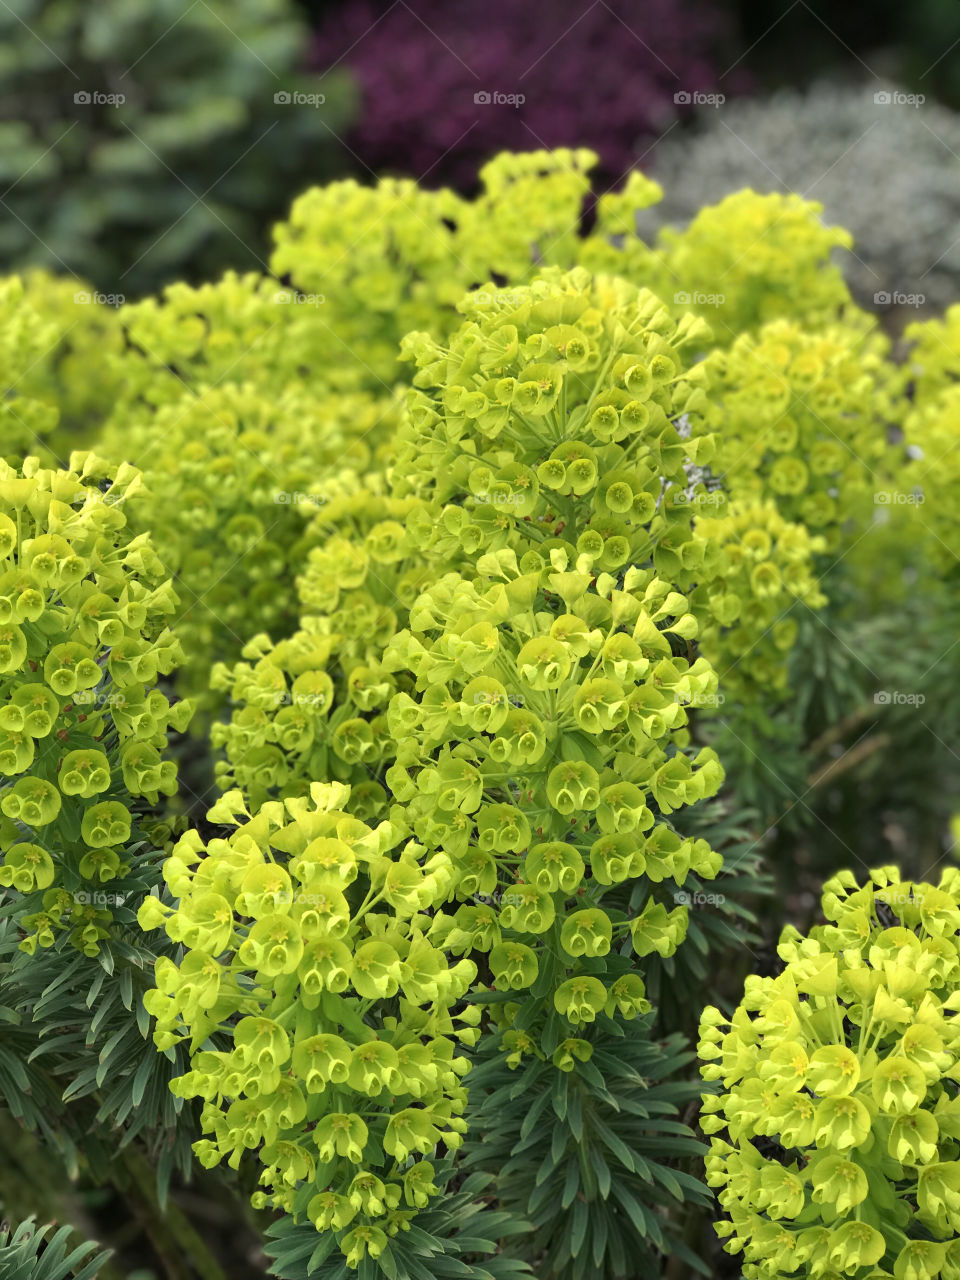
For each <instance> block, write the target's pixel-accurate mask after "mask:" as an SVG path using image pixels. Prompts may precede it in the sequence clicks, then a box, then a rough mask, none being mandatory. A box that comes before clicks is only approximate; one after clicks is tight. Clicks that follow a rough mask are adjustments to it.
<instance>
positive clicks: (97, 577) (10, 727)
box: [0, 453, 191, 955]
mask: <svg viewBox="0 0 960 1280" xmlns="http://www.w3.org/2000/svg"><path fill="white" fill-rule="evenodd" d="M70 463H71V466H70V470H48V469H45V468H42V467H40V466H39V464H38V462H37V459H35V458H27V459H25V461H24V463H23V466H22V468H21V469H18V470H14V469H13V468H11V467H8V466H7V465H6V464H0V780H2V782H0V813H2V815H3V816H2V819H0V849H2V852H3V858H2V863H0V885H3V886H5V887H6V888H8V889H10V888H12V889H14V890H15V891H16V892H17V894H18V895H21V896H22V899H23V900H22V902H18V903H17V904H16V910H17V920H18V924H19V925H20V927H21V929H22V930H23V931H24V934H25V936H24V938H23V939H22V941H21V943H20V946H21V948H22V949H24V950H25V951H28V952H32V951H33V950H34V949H35V948H36V946H37V945H38V943H39V945H41V946H48V945H50V944H51V943H52V942H53V941H54V938H55V935H56V932H57V931H58V930H64V929H67V930H69V931H70V940H71V942H72V943H73V944H74V945H75V946H77V947H79V948H81V949H82V950H83V951H84V952H86V953H87V954H88V955H95V954H96V952H97V950H98V945H99V939H101V938H103V937H105V936H106V933H107V927H108V925H109V923H110V919H111V913H110V911H109V910H106V909H102V908H101V907H100V906H99V905H98V904H97V901H96V899H94V898H93V895H92V894H91V893H90V891H89V890H90V888H91V887H92V885H101V884H103V883H104V882H106V881H110V880H114V879H117V878H118V877H120V876H122V874H123V872H124V871H125V869H126V867H125V864H124V862H123V854H124V847H125V846H126V844H127V842H128V841H129V838H130V834H131V827H132V823H133V822H134V820H135V811H136V809H137V806H138V804H142V803H143V802H148V803H149V804H156V803H157V801H158V798H159V795H160V794H161V793H162V794H164V795H172V794H174V792H175V791H176V786H177V783H176V773H177V771H176V766H175V764H174V763H173V761H172V760H170V759H167V758H165V751H166V746H167V738H168V734H169V732H170V730H171V729H176V730H178V731H182V730H183V729H184V728H185V727H186V723H187V720H188V719H189V716H190V710H191V707H190V704H189V703H188V702H181V703H179V704H177V705H175V706H172V705H171V704H170V702H169V701H168V700H167V698H166V697H165V696H164V695H163V694H162V693H161V692H160V691H159V690H158V689H157V688H155V685H156V683H157V680H158V677H160V676H161V675H167V674H169V673H170V672H171V671H172V670H173V669H174V668H175V666H176V665H177V663H178V662H179V661H180V658H181V651H180V646H179V643H178V641H177V640H176V639H175V638H174V636H173V635H172V633H171V632H170V630H169V628H168V627H167V621H168V619H169V617H170V615H171V614H172V612H173V610H174V608H175V606H176V603H177V597H176V596H175V595H174V593H173V590H172V588H171V585H170V582H169V581H168V580H166V579H165V576H164V569H163V565H162V564H161V562H160V560H159V559H158V557H157V555H156V552H155V551H154V549H153V546H152V545H151V543H150V541H149V539H148V537H147V535H146V534H140V535H137V536H134V535H133V534H132V533H131V532H130V529H129V527H128V524H127V514H126V513H127V511H128V509H129V508H130V507H132V506H133V505H135V503H136V502H137V501H138V500H139V496H138V493H139V490H140V475H139V473H138V472H136V471H135V470H134V469H133V468H132V467H129V466H126V465H122V466H121V467H119V468H117V469H114V468H113V467H111V466H110V465H109V464H107V463H105V462H103V461H102V460H100V459H98V458H96V457H95V456H93V455H92V454H87V453H75V454H74V455H73V456H72V457H71V460H70Z"/></svg>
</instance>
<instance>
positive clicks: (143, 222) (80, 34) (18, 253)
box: [0, 0, 353, 297]
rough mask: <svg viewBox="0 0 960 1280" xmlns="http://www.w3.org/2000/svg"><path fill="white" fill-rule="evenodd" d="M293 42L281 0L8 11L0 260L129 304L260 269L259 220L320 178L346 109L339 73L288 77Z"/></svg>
mask: <svg viewBox="0 0 960 1280" xmlns="http://www.w3.org/2000/svg"><path fill="white" fill-rule="evenodd" d="M305 38H306V32H305V28H304V26H303V24H302V23H301V21H300V19H299V18H298V16H297V14H296V11H295V10H294V8H293V6H290V5H288V4H287V3H286V2H285V0H269V2H268V3H266V4H264V3H251V0H242V2H241V3H234V4H229V5H228V4H223V3H222V2H221V0H211V2H210V3H206V2H204V3H202V4H196V5H193V6H188V7H187V8H186V9H184V7H183V6H182V5H181V4H179V3H176V0H161V3H159V4H148V3H145V0H106V2H105V3H103V4H100V5H96V6H90V7H83V6H77V5H73V4H69V3H64V2H63V0H25V2H22V3H19V4H17V5H15V6H8V7H6V8H4V9H3V11H2V12H0V44H2V48H3V56H2V59H0V101H3V103H4V105H5V108H6V109H5V110H4V112H3V116H4V123H3V125H2V127H0V141H2V154H3V162H2V168H0V172H2V183H3V187H4V190H5V193H6V194H5V202H6V213H5V217H4V220H3V229H2V232H0V260H2V261H3V262H4V263H5V264H7V269H8V270H9V269H10V268H11V267H14V268H15V269H17V270H20V269H22V268H23V267H24V266H25V265H26V264H30V265H41V266H44V267H48V268H52V269H54V270H57V271H61V272H63V271H66V272H71V273H74V274H78V275H80V276H83V277H86V278H89V279H90V280H92V281H93V282H94V283H95V284H96V286H97V287H98V288H99V289H101V290H103V291H104V293H106V294H108V295H113V296H117V295H120V296H126V297H135V296H137V295H139V294H140V293H142V292H144V291H145V290H147V289H150V288H154V287H156V286H157V284H159V283H160V282H162V281H163V280H164V279H169V278H170V277H171V276H175V275H177V274H180V273H188V274H191V275H195V274H196V273H197V272H202V273H203V274H204V275H206V274H208V273H209V272H210V271H211V270H213V271H216V270H218V269H222V268H223V267H226V266H230V265H236V266H250V265H253V264H255V263H256V262H258V261H259V260H260V258H261V255H262V253H263V252H264V246H263V241H264V225H265V222H266V221H267V220H268V219H269V218H270V217H272V216H277V215H278V214H280V213H281V212H282V211H283V209H284V207H285V205H286V202H287V200H288V198H289V197H290V195H292V194H293V192H294V191H295V190H296V188H297V186H298V185H299V184H300V183H302V181H303V178H304V176H305V175H309V174H312V175H313V176H314V177H315V178H321V177H324V176H329V174H330V172H331V170H332V169H333V167H334V164H335V157H336V150H335V146H334V145H333V144H332V143H331V133H330V130H331V129H332V130H333V131H334V132H338V131H339V129H340V128H341V127H342V124H343V122H344V119H345V116H346V114H347V113H348V111H349V110H350V109H351V102H352V99H353V90H352V86H351V85H350V84H349V82H348V81H347V79H346V77H345V76H344V75H342V74H341V75H332V76H330V77H327V78H326V79H324V80H323V81H320V80H318V79H317V78H316V77H306V76H304V75H302V74H301V73H300V71H299V62H300V58H301V53H302V49H303V45H304V41H305ZM294 91H300V92H301V93H303V92H305V93H308V94H313V95H317V94H320V95H323V96H325V97H326V101H325V102H324V103H322V104H321V105H320V106H316V105H308V104H307V103H306V102H302V101H301V102H300V103H297V102H296V101H291V98H292V95H293V93H294ZM278 93H279V94H286V95H288V96H287V97H286V99H285V100H284V99H282V100H281V101H279V102H278V101H276V99H275V95H276V94H278Z"/></svg>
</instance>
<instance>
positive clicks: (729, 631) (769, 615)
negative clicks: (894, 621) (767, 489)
mask: <svg viewBox="0 0 960 1280" xmlns="http://www.w3.org/2000/svg"><path fill="white" fill-rule="evenodd" d="M700 511H701V512H702V513H703V514H701V515H699V517H698V519H697V522H696V526H695V527H696V532H697V534H698V535H699V536H700V537H703V538H707V539H708V540H709V541H710V543H711V544H712V545H713V546H714V547H717V548H720V549H721V551H722V562H721V565H720V567H719V568H718V571H717V573H716V575H715V576H714V577H713V578H712V580H710V581H709V582H707V583H704V584H703V586H701V587H699V588H698V589H697V590H696V591H695V592H694V593H693V594H692V597H691V600H692V607H693V609H694V611H695V612H696V614H697V616H698V617H699V618H702V619H703V625H702V629H701V633H700V650H701V652H702V653H703V655H704V656H705V657H706V658H707V659H708V660H709V661H710V662H711V664H712V665H713V666H714V667H715V668H716V670H717V671H718V673H719V675H720V681H721V685H722V687H723V691H724V692H723V700H724V701H729V702H730V703H732V704H733V706H734V708H737V707H740V706H743V705H752V704H755V703H756V702H757V700H758V699H759V698H762V697H766V698H770V697H771V696H775V695H777V694H780V693H782V692H783V690H784V687H785V685H786V681H787V657H788V655H789V653H790V650H791V649H792V647H793V644H794V641H795V639H796V635H797V616H796V615H797V614H798V613H803V612H805V610H809V609H817V608H820V607H821V606H822V605H824V604H826V602H827V597H826V595H825V594H824V592H823V591H822V590H821V589H820V587H819V584H818V582H817V580H816V578H815V576H814V564H815V560H816V557H817V555H818V554H820V553H822V552H823V551H825V550H826V541H825V539H824V538H823V537H822V536H820V535H811V534H810V532H809V531H808V530H807V528H806V526H805V525H803V524H794V523H790V522H789V521H787V520H785V519H784V518H783V516H782V515H781V514H780V513H779V511H778V510H777V506H776V504H775V503H774V502H773V501H772V500H767V501H766V502H751V501H747V500H744V501H739V502H728V501H726V500H725V495H724V494H723V493H722V492H721V491H720V490H714V492H713V493H707V494H704V495H702V502H701V505H700ZM714 512H715V513H716V514H714ZM798 605H802V606H804V607H805V608H804V609H798V608H797V606H798ZM707 709H709V704H708V706H707Z"/></svg>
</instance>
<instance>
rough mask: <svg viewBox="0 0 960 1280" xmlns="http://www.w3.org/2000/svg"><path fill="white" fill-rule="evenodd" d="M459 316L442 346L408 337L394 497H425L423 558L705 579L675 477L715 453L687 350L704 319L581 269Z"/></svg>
mask: <svg viewBox="0 0 960 1280" xmlns="http://www.w3.org/2000/svg"><path fill="white" fill-rule="evenodd" d="M461 309H462V310H463V311H464V313H465V314H466V315H467V316H468V317H469V318H468V320H467V322H466V323H465V324H464V325H462V326H461V328H460V329H459V331H458V332H457V334H456V335H454V337H453V338H452V340H451V342H450V344H449V346H445V345H443V344H442V343H440V342H438V341H437V340H436V339H434V338H433V337H432V336H430V335H428V334H425V333H412V334H409V335H408V336H407V338H406V339H405V340H404V353H405V356H406V358H407V359H410V360H412V361H415V363H416V366H417V372H416V373H415V374H414V376H413V385H414V387H415V388H417V390H415V391H414V392H412V393H411V396H410V398H409V402H408V406H407V413H406V416H405V419H404V422H403V424H402V426H401V430H400V433H399V440H398V444H397V461H396V465H395V467H394V472H393V475H394V487H395V490H396V491H397V492H398V493H400V494H406V493H412V494H416V495H417V496H419V497H420V498H421V499H422V506H421V509H420V510H419V511H417V510H414V511H412V512H411V514H410V516H409V519H408V530H409V534H410V538H411V540H412V541H413V542H414V543H415V544H416V545H417V546H419V547H420V548H421V549H422V550H423V551H424V554H425V555H427V557H428V558H430V559H432V560H433V561H440V562H442V563H443V564H445V565H450V566H453V565H456V564H458V563H459V564H471V563H473V562H475V560H476V558H477V556H479V555H480V554H482V553H483V552H486V551H499V550H500V549H502V548H506V547H509V548H511V549H512V550H513V551H515V552H516V553H517V555H518V557H522V556H523V555H524V554H525V553H526V552H528V551H529V552H533V553H534V554H536V555H542V556H543V557H545V558H547V559H548V558H549V554H550V552H551V551H554V550H556V551H558V552H561V553H562V554H563V555H564V556H565V557H566V561H567V563H568V565H569V566H570V569H571V570H573V569H574V568H575V567H576V562H577V560H578V558H579V557H585V560H584V566H585V567H586V566H589V567H590V568H591V569H592V570H593V571H594V572H602V573H608V574H613V575H614V576H616V575H618V574H620V573H622V572H623V571H624V570H625V568H626V567H628V566H630V565H637V566H639V565H643V564H645V563H646V562H647V561H652V563H653V566H654V567H655V568H656V570H657V572H658V573H661V574H663V575H664V577H665V578H666V579H667V580H668V581H670V582H671V583H674V584H689V583H692V582H693V581H695V580H696V579H697V578H700V577H702V576H703V575H704V574H707V575H709V573H710V571H711V550H710V547H709V545H708V544H707V543H706V542H705V541H704V540H703V539H698V538H696V537H694V535H693V531H692V528H691V525H692V519H691V510H692V506H691V503H690V501H689V497H690V495H691V493H692V494H696V493H697V492H699V491H702V486H700V488H699V489H698V487H697V485H695V484H693V485H691V484H690V483H689V479H688V473H687V470H686V469H685V467H689V466H690V465H691V464H694V463H696V464H698V465H701V466H702V465H703V464H705V463H709V461H710V460H711V458H712V457H713V452H714V438H713V436H712V435H711V434H709V432H708V431H707V430H706V424H705V422H704V413H705V411H706V410H707V407H708V402H707V397H706V393H705V391H704V386H705V384H706V370H705V368H704V367H703V366H702V365H694V366H692V367H687V365H686V360H685V352H684V349H685V347H686V346H687V345H689V344H693V345H696V344H697V343H698V342H700V341H702V340H703V339H704V337H705V335H706V334H707V332H708V331H707V329H706V326H705V325H704V323H703V321H701V320H698V319H695V318H694V317H691V316H685V317H683V318H681V319H680V320H679V321H676V320H674V319H673V318H672V317H671V316H670V314H669V312H668V311H667V309H666V308H665V307H664V306H663V304H662V303H661V302H660V301H659V299H657V298H656V297H654V295H653V294H651V293H650V292H649V291H647V290H645V289H637V288H636V287H635V286H633V285H631V284H628V283H627V282H626V281H624V280H621V279H618V278H616V277H605V276H597V277H593V276H591V275H590V274H589V272H587V271H586V270H585V269H583V268H575V269H574V270H573V271H570V272H567V273H564V272H561V271H560V270H559V269H558V268H548V269H547V270H545V271H544V272H543V273H542V275H541V276H540V277H539V278H538V279H537V280H536V281H535V282H534V283H533V284H532V285H531V286H529V287H526V288H517V289H514V290H513V291H511V292H510V293H509V294H504V295H501V296H492V295H490V294H488V293H486V292H484V291H483V290H481V291H479V292H476V293H472V294H468V295H467V297H466V298H465V299H464V301H463V302H462V304H461ZM695 424H696V428H697V429H696V431H695V432H694V434H693V435H691V430H692V428H693V427H694V425H695ZM678 428H680V429H678ZM681 430H682V431H683V435H681Z"/></svg>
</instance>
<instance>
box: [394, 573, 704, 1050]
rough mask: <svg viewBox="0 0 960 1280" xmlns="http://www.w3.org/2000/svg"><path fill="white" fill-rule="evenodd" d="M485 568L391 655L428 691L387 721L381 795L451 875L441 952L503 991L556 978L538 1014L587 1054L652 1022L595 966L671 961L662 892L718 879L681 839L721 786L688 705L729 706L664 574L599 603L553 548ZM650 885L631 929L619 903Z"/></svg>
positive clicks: (447, 596) (417, 609) (434, 599)
mask: <svg viewBox="0 0 960 1280" xmlns="http://www.w3.org/2000/svg"><path fill="white" fill-rule="evenodd" d="M477 569H478V571H479V575H480V576H478V577H476V578H475V579H472V580H471V579H468V578H466V577H463V576H461V575H459V574H456V573H452V572H451V573H447V574H444V575H443V576H442V577H441V578H440V579H439V580H438V581H437V583H436V584H435V585H434V586H433V587H432V588H430V589H429V590H427V591H425V592H424V593H423V594H422V595H421V596H420V597H419V598H418V600H417V601H416V602H415V604H414V605H413V607H412V608H411V610H410V625H409V629H408V630H406V631H402V632H400V633H399V635H398V636H397V637H396V638H395V640H394V641H393V643H392V644H391V645H390V646H389V647H388V649H387V652H386V654H385V659H384V661H385V665H386V667H387V669H388V670H390V669H392V670H397V671H407V672H410V673H412V674H413V675H414V676H415V679H416V684H415V689H414V690H413V691H412V692H411V693H405V692H400V693H398V694H397V695H395V697H394V698H393V699H392V700H391V702H390V705H389V708H388V712H387V722H388V725H389V728H390V731H391V735H392V737H393V739H394V741H395V743H396V763H395V764H393V765H392V766H391V767H390V768H389V769H388V770H387V773H386V781H387V784H388V786H389V787H390V790H391V791H392V793H393V795H394V796H395V797H396V799H397V800H398V801H400V802H401V804H402V805H403V806H404V810H403V811H404V813H405V815H406V818H407V820H408V821H409V822H410V824H411V826H412V828H413V831H414V833H415V835H416V837H417V839H418V840H419V841H420V842H421V843H422V844H423V845H424V847H425V848H426V849H427V850H430V851H433V852H434V854H435V856H440V855H441V854H445V855H447V856H449V857H451V858H452V860H453V862H454V866H455V869H456V874H455V880H454V888H455V896H456V899H457V900H458V901H459V902H460V903H461V904H462V905H460V906H459V907H457V908H456V909H455V910H454V909H453V908H449V909H447V910H445V911H443V912H438V913H437V915H436V924H435V928H436V930H437V931H438V936H442V937H444V939H445V941H446V944H447V946H448V947H449V948H450V949H451V950H454V951H455V952H458V953H468V952H475V951H482V952H485V953H489V965H490V969H491V971H492V973H493V975H494V978H495V980H496V984H497V986H498V987H499V988H501V989H506V990H513V991H521V990H525V989H528V988H530V987H532V986H533V985H534V983H535V982H537V979H538V977H541V975H542V981H541V983H540V984H539V986H538V993H539V995H540V997H543V996H544V995H545V996H546V998H547V999H549V1001H550V1002H551V1004H552V1006H553V1008H555V1009H556V1011H557V1012H558V1013H560V1014H561V1016H562V1017H563V1018H564V1019H565V1020H566V1021H567V1022H569V1023H570V1024H571V1032H570V1034H573V1035H575V1034H576V1031H577V1029H579V1028H581V1027H583V1026H584V1025H585V1024H587V1023H590V1022H593V1021H594V1019H595V1018H596V1017H597V1015H598V1014H599V1013H602V1012H604V1013H606V1014H607V1015H608V1016H611V1017H613V1016H616V1015H617V1013H618V1012H619V1013H620V1014H622V1015H623V1016H627V1017H631V1016H635V1014H636V1013H637V1012H640V1011H645V1010H646V1009H647V1008H649V1006H648V1005H647V1003H646V1001H645V999H644V989H643V982H642V980H641V978H640V976H639V974H637V973H631V975H630V976H629V979H628V980H626V981H623V980H621V982H620V985H619V986H618V985H617V982H616V981H612V980H610V979H608V981H606V982H605V981H604V980H603V979H604V977H605V976H606V975H605V971H604V966H603V965H601V966H600V968H599V970H598V968H597V966H596V965H595V964H594V963H593V962H594V961H595V960H596V959H597V958H602V957H604V956H606V955H607V954H608V953H609V952H610V951H611V948H612V946H613V943H614V939H615V940H616V942H617V944H618V946H619V945H620V944H622V943H623V942H624V941H626V940H627V939H628V938H629V939H630V940H631V943H632V950H633V952H634V954H636V955H637V956H644V955H648V954H650V952H652V951H654V950H655V951H658V952H659V953H660V954H661V955H664V956H665V955H670V954H671V953H672V952H673V951H674V950H675V948H676V946H677V945H678V944H679V943H680V942H681V941H682V939H683V937H684V934H685V932H686V923H687V909H686V907H685V906H683V905H681V906H673V905H672V904H671V906H670V909H668V907H667V906H666V905H664V903H663V902H662V901H660V900H659V899H658V897H657V895H656V893H655V891H654V887H655V886H657V885H660V884H661V883H662V882H663V881H665V880H668V879H672V880H673V881H674V882H675V884H676V885H681V884H682V883H683V882H684V880H685V878H686V876H687V874H688V873H689V872H690V871H691V870H693V871H694V872H696V873H697V874H698V875H700V876H703V877H708V878H709V877H711V876H713V875H715V874H716V872H717V870H718V868H719V861H720V860H719V858H718V856H717V855H716V854H714V853H713V852H712V851H711V850H710V848H709V846H708V844H707V842H706V841H704V840H693V839H690V838H688V839H682V838H681V837H680V836H679V835H678V834H677V833H676V832H675V831H674V830H673V828H672V826H671V824H670V822H669V820H668V818H669V815H670V814H671V813H673V812H674V810H676V809H679V808H681V807H683V806H685V805H688V804H693V803H696V801H697V800H699V799H702V798H703V797H704V796H708V795H712V794H713V793H714V792H715V791H716V790H717V788H718V787H719V785H720V782H721V781H722V777H723V774H722V770H721V769H720V766H719V763H718V762H717V760H716V757H715V756H714V755H713V753H712V752H711V751H709V750H707V749H703V750H701V751H700V752H698V753H696V754H695V755H692V756H691V755H690V754H688V753H686V752H685V751H684V749H683V748H684V746H685V744H686V743H687V741H688V735H687V733H686V730H685V725H686V720H687V717H686V712H685V706H686V705H687V704H689V703H691V702H696V701H700V700H703V699H705V698H706V697H708V696H709V695H711V694H712V693H714V692H715V690H716V676H715V674H714V672H713V671H712V670H711V668H710V667H709V665H708V664H707V663H706V662H705V660H704V659H702V658H699V659H697V660H696V661H694V662H692V663H691V662H690V661H689V660H688V659H687V658H686V657H685V656H680V655H679V654H678V653H677V652H675V650H676V649H677V648H679V649H680V650H681V652H682V653H684V654H685V653H686V649H687V642H688V641H689V640H691V639H692V638H693V637H694V635H695V634H696V621H695V619H694V618H693V616H692V615H691V614H690V613H689V612H688V609H687V602H686V600H685V599H684V598H683V597H682V596H681V595H680V594H679V593H677V592H676V591H673V590H672V589H671V587H670V586H669V584H668V583H667V582H665V581H663V580H662V579H660V578H658V577H657V576H656V575H655V572H654V571H653V570H652V569H649V568H648V569H628V570H627V572H626V574H625V575H624V578H623V581H622V584H620V585H618V584H617V580H616V579H615V578H614V577H613V576H612V575H610V574H604V573H600V574H598V575H597V578H596V583H595V584H592V578H593V575H592V574H591V572H590V566H589V563H588V561H586V560H585V559H582V560H581V562H580V564H579V565H571V564H569V563H568V562H567V560H566V558H565V556H564V554H563V552H562V551H560V550H559V549H557V548H554V550H553V552H552V553H551V555H550V557H549V558H547V557H543V558H542V559H541V560H540V562H539V563H538V557H537V554H536V553H533V552H531V553H528V554H527V556H526V557H525V558H524V563H523V566H522V567H521V565H520V564H518V561H517V558H516V555H515V553H514V552H513V551H512V550H510V549H504V550H501V551H499V552H490V553H487V554H486V555H483V556H481V557H480V560H479V562H478V565H477ZM644 877H645V878H646V882H647V885H648V889H649V892H648V895H647V897H646V899H645V902H644V905H643V906H642V908H641V909H640V910H639V912H638V914H637V915H636V916H635V917H632V918H631V917H629V916H628V915H627V914H626V913H625V912H624V910H623V909H622V907H621V906H618V905H617V903H616V899H617V897H618V895H617V888H618V887H619V886H621V885H623V884H624V883H625V882H627V881H631V882H633V881H637V880H641V879H642V878H644ZM605 895H610V896H612V898H613V899H614V904H613V905H611V906H609V907H608V908H607V909H605V908H604V905H603V899H604V897H605ZM615 976H618V975H615ZM620 997H622V1003H621V1002H620ZM527 1039H528V1040H529V1037H527ZM530 1047H531V1049H532V1048H534V1047H535V1046H534V1045H533V1044H531V1046H530Z"/></svg>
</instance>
